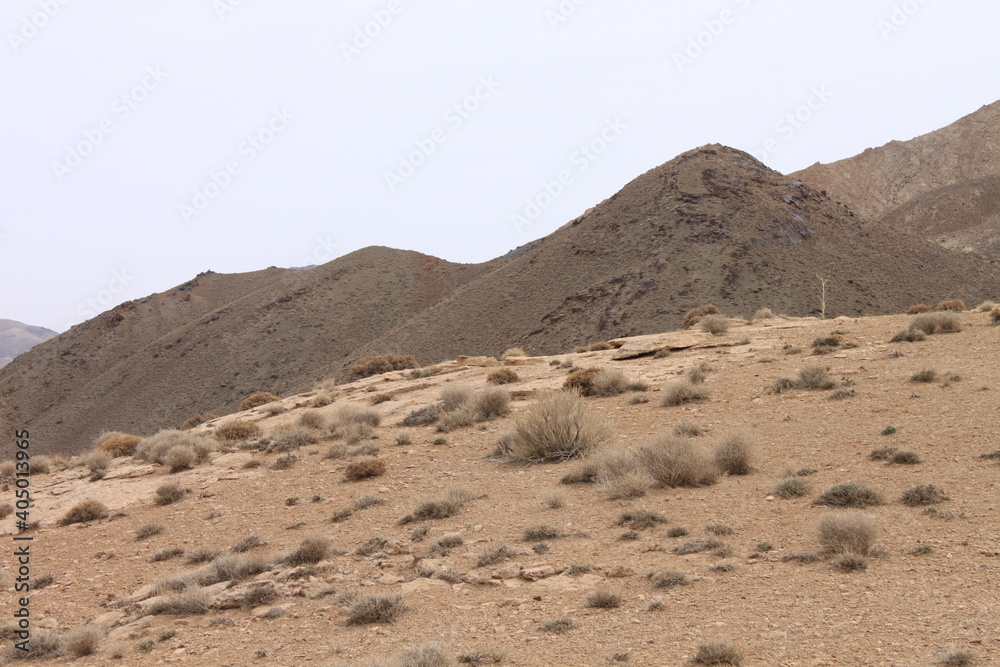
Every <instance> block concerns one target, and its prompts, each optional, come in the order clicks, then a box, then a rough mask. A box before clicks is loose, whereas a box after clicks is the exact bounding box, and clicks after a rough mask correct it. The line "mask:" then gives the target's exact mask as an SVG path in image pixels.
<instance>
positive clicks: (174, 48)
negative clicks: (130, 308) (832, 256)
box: [0, 0, 1000, 331]
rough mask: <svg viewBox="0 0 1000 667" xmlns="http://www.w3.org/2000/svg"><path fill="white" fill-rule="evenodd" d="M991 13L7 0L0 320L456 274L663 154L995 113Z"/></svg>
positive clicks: (778, 6) (860, 6) (784, 4)
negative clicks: (322, 269) (242, 289)
mask: <svg viewBox="0 0 1000 667" xmlns="http://www.w3.org/2000/svg"><path fill="white" fill-rule="evenodd" d="M997 25H1000V3H998V2H995V0H989V1H988V0H950V1H949V2H944V1H943V0H906V1H905V2H903V1H898V0H896V1H893V0H839V1H838V2H822V3H821V2H801V1H799V0H796V1H792V0H721V1H708V2H671V1H668V0H620V1H616V2H610V1H605V2H596V1H595V0H562V1H561V2H560V0H503V1H502V2H499V1H484V0H464V1H459V0H438V1H436V2H431V1H427V0H425V1H424V2H414V1H413V0H391V1H390V0H372V1H360V0H358V1H350V0H340V1H335V0H326V1H322V0H283V1H281V2H279V1H277V0H91V1H89V2H84V1H83V0H4V1H3V3H2V4H0V28H2V30H0V32H2V33H3V34H4V40H3V44H2V45H0V114H2V119H3V124H2V132H0V137H2V138H0V154H2V162H0V188H2V190H0V195H2V207H0V285H2V292H0V318H9V319H16V320H21V321H23V322H27V323H29V324H34V325H40V326H46V327H49V328H52V329H56V330H59V331H62V330H65V329H66V328H68V327H69V326H71V325H72V324H75V323H78V322H81V321H83V320H84V319H87V318H88V317H91V316H93V315H94V314H96V313H97V312H99V311H103V310H106V309H108V308H110V307H112V306H114V305H116V304H117V303H120V302H122V301H125V300H129V299H135V298H139V297H142V296H145V295H148V294H151V293H154V292H160V291H164V290H167V289H169V288H170V287H172V286H174V285H177V284H179V283H181V282H184V281H185V280H188V279H190V278H191V277H193V276H194V275H195V274H197V273H198V272H201V271H205V270H208V269H211V270H214V271H218V272H225V273H231V272H241V271H250V270H256V269H261V268H265V267H268V266H284V267H290V266H301V265H306V264H317V263H323V262H326V261H329V260H330V259H333V258H334V257H336V256H338V255H341V254H344V253H347V252H350V251H352V250H356V249H358V248H361V247H364V246H367V245H387V246H392V247H396V248H407V249H413V250H418V251H421V252H425V253H428V254H432V255H436V256H438V257H443V258H445V259H448V260H451V261H459V262H479V261H483V260H487V259H490V258H492V257H495V256H498V255H501V254H503V253H505V252H507V251H508V250H510V249H512V248H514V247H517V246H519V245H521V244H523V243H526V242H528V241H530V240H532V239H535V238H538V237H540V236H544V235H546V234H548V233H550V232H552V231H553V230H554V229H556V228H557V227H559V226H560V225H562V224H563V223H565V222H566V221H567V220H569V219H571V218H574V217H576V216H577V215H579V214H580V213H582V212H583V211H585V210H586V209H588V208H590V207H591V206H594V205H595V204H597V203H599V202H600V201H602V200H603V199H605V198H607V197H609V196H610V195H612V194H614V193H615V192H617V191H618V190H619V189H620V188H621V187H622V186H623V185H625V184H626V183H628V182H629V181H630V180H632V179H633V178H635V177H636V176H638V175H640V174H641V173H643V172H645V171H647V170H648V169H650V168H652V167H655V166H657V165H659V164H662V163H664V162H666V161H668V160H670V159H672V158H673V157H674V156H676V155H677V154H678V153H681V152H684V151H686V150H689V149H691V148H695V147H697V146H700V145H703V144H706V143H714V142H718V143H723V144H727V145H730V146H734V147H736V148H740V149H743V150H746V151H749V152H753V153H755V154H756V155H757V156H758V157H760V158H761V159H763V161H764V162H765V163H767V164H768V165H769V166H771V167H774V168H775V169H778V170H779V171H782V172H786V173H787V172H789V171H794V170H796V169H800V168H802V167H805V166H808V165H809V164H811V163H813V162H817V161H821V162H830V161H833V160H837V159H840V158H844V157H848V156H851V155H854V154H856V153H858V152H860V151H862V150H864V149H865V148H867V147H871V146H879V145H882V144H884V143H886V142H888V141H890V140H892V139H909V138H912V137H914V136H916V135H919V134H923V133H925V132H928V131H931V130H934V129H937V128H940V127H943V126H944V125H947V124H949V123H951V122H953V121H955V120H957V119H958V118H960V117H962V116H964V115H966V114H969V113H972V112H973V111H975V110H976V109H978V108H979V107H980V106H982V105H984V104H988V103H991V102H994V101H996V100H997V99H998V98H1000V94H998V92H997V85H996V76H997V72H998V71H1000V40H998V39H997V37H996V34H997V28H996V26H997Z"/></svg>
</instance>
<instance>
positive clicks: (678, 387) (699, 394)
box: [660, 379, 708, 408]
mask: <svg viewBox="0 0 1000 667" xmlns="http://www.w3.org/2000/svg"><path fill="white" fill-rule="evenodd" d="M707 398H708V392H707V391H706V390H705V389H703V388H702V387H700V386H697V385H695V384H694V383H692V382H691V381H690V380H688V379H683V380H674V381H673V382H671V383H670V384H668V385H667V386H666V387H665V388H664V389H663V398H662V399H660V406H661V407H664V408H668V407H675V406H678V405H683V404H685V403H699V402H701V401H704V400H706V399H707Z"/></svg>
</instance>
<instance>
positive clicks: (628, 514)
mask: <svg viewBox="0 0 1000 667" xmlns="http://www.w3.org/2000/svg"><path fill="white" fill-rule="evenodd" d="M661 523H667V517H665V516H663V515H662V514H660V513H659V512H656V511H653V510H626V511H624V512H622V513H621V514H620V515H618V520H617V521H615V525H616V526H624V527H626V528H631V529H633V530H647V529H649V528H653V527H655V526H657V525H658V524H661Z"/></svg>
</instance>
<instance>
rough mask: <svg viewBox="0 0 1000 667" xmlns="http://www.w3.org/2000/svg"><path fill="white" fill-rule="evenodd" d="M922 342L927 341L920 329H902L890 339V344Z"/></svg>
mask: <svg viewBox="0 0 1000 667" xmlns="http://www.w3.org/2000/svg"><path fill="white" fill-rule="evenodd" d="M922 340H927V334H925V333H924V332H923V331H921V330H920V329H903V330H902V331H900V332H899V333H898V334H896V335H895V336H893V337H892V340H890V341H889V342H890V343H919V342H920V341H922Z"/></svg>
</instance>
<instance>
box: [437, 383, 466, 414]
mask: <svg viewBox="0 0 1000 667" xmlns="http://www.w3.org/2000/svg"><path fill="white" fill-rule="evenodd" d="M472 396H473V391H472V387H467V386H464V385H459V386H451V387H445V388H444V389H442V390H441V407H442V409H444V411H445V412H455V411H456V410H461V409H462V408H464V407H465V406H466V405H468V404H469V403H471V402H472Z"/></svg>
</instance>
